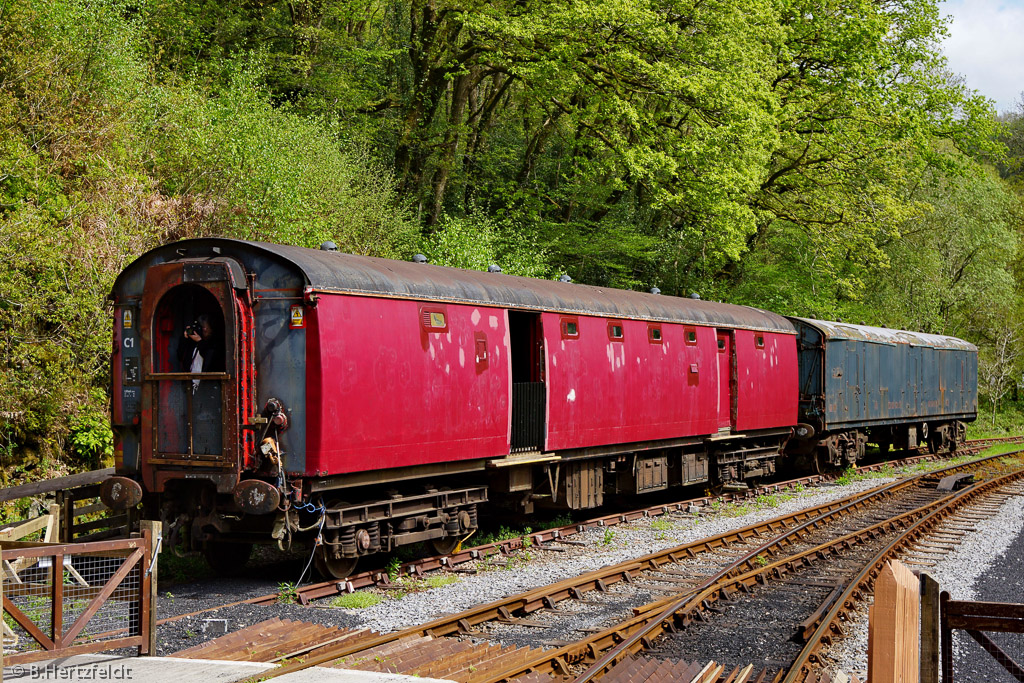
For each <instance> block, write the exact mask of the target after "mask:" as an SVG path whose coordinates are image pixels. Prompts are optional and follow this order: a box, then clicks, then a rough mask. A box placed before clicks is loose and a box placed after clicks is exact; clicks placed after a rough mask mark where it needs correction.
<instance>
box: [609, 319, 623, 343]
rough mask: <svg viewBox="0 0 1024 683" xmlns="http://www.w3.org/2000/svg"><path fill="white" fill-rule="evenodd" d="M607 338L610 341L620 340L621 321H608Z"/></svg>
mask: <svg viewBox="0 0 1024 683" xmlns="http://www.w3.org/2000/svg"><path fill="white" fill-rule="evenodd" d="M608 338H609V339H611V340H612V341H622V323H614V322H613V323H608Z"/></svg>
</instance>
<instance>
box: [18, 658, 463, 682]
mask: <svg viewBox="0 0 1024 683" xmlns="http://www.w3.org/2000/svg"><path fill="white" fill-rule="evenodd" d="M276 668H277V665H276V664H264V663H260V662H230V661H224V660H219V659H181V658H178V657H118V656H116V655H75V656H73V657H63V658H60V659H49V660H46V661H42V662H35V663H33V664H8V663H7V662H4V669H3V679H2V680H4V681H17V682H20V683H28V681H64V682H71V683H74V682H77V681H91V682H95V681H113V682H115V683H119V682H120V681H133V682H136V683H139V682H141V683H186V682H190V681H202V682H203V683H207V682H208V681H209V682H212V683H233V682H234V681H240V680H243V679H245V678H249V677H250V676H258V675H260V674H261V673H263V672H264V671H267V670H268V669H276ZM274 680H276V681H280V682H281V683H399V682H400V681H416V683H445V682H444V681H442V680H440V679H436V678H416V677H413V676H405V675H402V674H385V673H376V672H373V671H350V670H347V669H331V668H327V667H319V666H316V667H311V668H309V669H305V670H303V671H297V672H295V673H292V674H288V675H287V676H281V677H280V678H277V679H274Z"/></svg>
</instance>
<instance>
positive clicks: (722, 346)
mask: <svg viewBox="0 0 1024 683" xmlns="http://www.w3.org/2000/svg"><path fill="white" fill-rule="evenodd" d="M718 350H719V351H725V340H724V339H719V340H718Z"/></svg>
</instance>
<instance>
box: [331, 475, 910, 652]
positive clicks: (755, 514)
mask: <svg viewBox="0 0 1024 683" xmlns="http://www.w3.org/2000/svg"><path fill="white" fill-rule="evenodd" d="M889 481H894V479H893V478H872V479H866V480H863V481H858V482H853V483H851V484H847V485H842V486H840V485H835V484H832V485H824V486H819V487H808V488H806V489H804V490H803V491H801V492H799V493H792V494H775V495H774V496H768V497H766V499H765V500H763V501H762V503H761V504H758V503H755V502H749V503H747V504H746V505H745V506H743V505H742V504H740V505H739V506H735V505H734V506H732V507H730V508H726V509H724V510H723V511H722V512H714V511H712V510H710V509H708V512H707V513H706V514H705V513H702V514H701V515H700V516H699V518H698V517H697V516H694V515H672V516H669V517H652V518H644V519H639V520H636V521H634V522H630V523H627V524H619V525H617V526H614V527H607V528H606V529H591V530H589V531H587V532H585V533H583V534H577V535H576V536H573V537H572V540H574V541H583V542H585V543H586V544H587V545H586V546H585V547H575V546H562V547H565V548H566V551H565V552H562V553H558V552H545V551H539V550H537V549H528V550H527V551H526V552H528V553H530V554H531V556H532V559H531V561H529V562H528V563H527V562H524V561H519V562H517V561H515V559H514V558H515V555H513V556H512V557H510V558H503V559H505V560H508V561H509V562H508V564H507V565H506V566H504V567H502V566H494V565H491V567H492V568H490V570H488V571H480V572H479V573H477V574H475V575H461V576H460V579H459V581H458V582H456V583H453V584H450V585H447V586H442V587H439V588H434V589H431V590H428V591H423V592H418V593H411V594H409V595H406V596H405V597H403V598H401V599H388V600H385V601H384V602H382V603H380V604H378V605H374V606H372V607H367V608H364V609H357V610H349V609H343V608H338V609H339V611H341V612H345V613H347V614H349V615H353V616H358V617H359V618H360V619H362V620H364V623H363V624H362V626H365V627H369V628H372V629H375V630H377V631H381V632H390V631H393V630H398V629H402V628H406V627H409V626H414V625H416V624H421V623H424V622H426V621H429V620H431V619H435V618H438V617H441V616H444V615H446V614H452V613H455V612H460V611H462V610H466V609H469V608H471V607H474V606H476V605H480V604H484V603H487V602H491V601H494V600H498V599H500V598H503V597H506V596H509V595H513V594H516V593H521V592H523V591H527V590H530V589H531V588H536V587H538V586H544V585H547V584H549V583H553V582H555V581H560V580H562V579H566V578H569V577H573V576H579V575H580V574H583V573H586V572H588V571H592V570H594V569H598V568H600V567H603V566H605V565H609V564H616V563H618V562H623V561H625V560H628V559H631V558H635V557H640V556H642V555H646V554H648V553H651V552H654V551H657V550H661V549H663V548H671V547H673V546H677V545H682V544H684V543H689V542H691V541H696V540H699V539H701V538H706V537H708V536H714V535H716V534H720V533H723V532H726V531H730V530H732V529H738V528H740V527H744V526H747V525H749V524H753V523H755V522H759V521H763V520H766V519H771V518H773V517H777V516H779V515H783V514H788V513H792V512H796V511H798V510H802V509H804V508H808V507H814V506H816V505H821V504H823V503H826V502H829V501H832V500H835V499H837V498H842V497H844V496H848V495H851V494H854V493H857V492H860V491H864V490H866V489H869V488H873V487H875V486H878V485H880V484H883V483H886V482H889ZM659 520H661V521H660V522H659Z"/></svg>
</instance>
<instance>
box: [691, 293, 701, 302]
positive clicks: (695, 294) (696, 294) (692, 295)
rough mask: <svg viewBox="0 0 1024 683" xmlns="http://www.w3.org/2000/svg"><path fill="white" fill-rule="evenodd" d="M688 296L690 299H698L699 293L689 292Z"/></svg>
mask: <svg viewBox="0 0 1024 683" xmlns="http://www.w3.org/2000/svg"><path fill="white" fill-rule="evenodd" d="M690 298H691V299H697V300H698V301H699V300H700V294H698V293H697V292H690Z"/></svg>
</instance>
